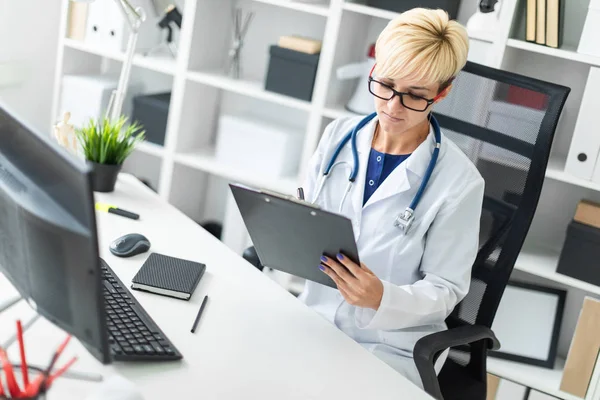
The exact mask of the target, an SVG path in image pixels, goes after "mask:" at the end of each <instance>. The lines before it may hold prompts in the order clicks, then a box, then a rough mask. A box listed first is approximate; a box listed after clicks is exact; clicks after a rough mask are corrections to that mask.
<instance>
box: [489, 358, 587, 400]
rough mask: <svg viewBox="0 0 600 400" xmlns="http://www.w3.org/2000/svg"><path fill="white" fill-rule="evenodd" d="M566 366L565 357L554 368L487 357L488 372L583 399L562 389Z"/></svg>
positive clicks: (565, 399) (562, 396)
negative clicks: (561, 384) (561, 382)
mask: <svg viewBox="0 0 600 400" xmlns="http://www.w3.org/2000/svg"><path fill="white" fill-rule="evenodd" d="M564 366H565V360H564V359H557V362H556V365H555V368H554V369H549V368H542V367H536V366H534V365H528V364H523V363H519V362H514V361H508V360H502V359H499V358H494V357H488V358H487V372H489V373H491V374H493V375H496V376H499V377H500V378H504V379H507V380H509V381H512V382H515V383H518V384H521V385H523V386H526V387H529V388H531V389H535V390H537V391H539V392H543V393H546V394H549V395H551V396H555V397H558V398H559V399H563V400H582V399H581V397H578V396H575V395H572V394H570V393H566V392H563V391H562V390H560V389H559V388H560V381H561V379H562V374H563V370H564Z"/></svg>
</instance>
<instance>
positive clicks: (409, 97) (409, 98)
mask: <svg viewBox="0 0 600 400" xmlns="http://www.w3.org/2000/svg"><path fill="white" fill-rule="evenodd" d="M369 92H371V94H372V95H373V96H375V97H379V98H380V99H383V100H391V99H393V98H394V96H398V97H400V103H402V105H403V106H404V107H406V108H408V109H409V110H413V111H418V112H423V111H425V110H427V107H429V106H430V105H432V104H433V103H434V102H435V100H436V99H437V96H436V97H434V98H433V99H426V98H425V97H421V96H417V95H415V94H412V93H405V92H399V91H397V90H395V89H394V88H393V87H391V86H389V85H386V84H385V83H383V82H379V81H378V80H376V79H373V77H371V76H369Z"/></svg>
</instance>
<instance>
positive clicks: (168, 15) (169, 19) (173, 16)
mask: <svg viewBox="0 0 600 400" xmlns="http://www.w3.org/2000/svg"><path fill="white" fill-rule="evenodd" d="M182 21H183V16H182V15H181V13H180V12H179V9H178V8H177V6H175V5H173V4H169V6H168V7H167V8H166V9H165V14H164V16H163V17H162V18H161V19H160V21H158V26H159V27H160V28H161V29H166V30H167V47H168V48H169V51H170V52H171V55H172V56H173V57H175V56H176V54H177V49H176V47H175V45H174V44H173V28H172V27H171V23H173V24H175V26H177V28H179V29H181V23H182Z"/></svg>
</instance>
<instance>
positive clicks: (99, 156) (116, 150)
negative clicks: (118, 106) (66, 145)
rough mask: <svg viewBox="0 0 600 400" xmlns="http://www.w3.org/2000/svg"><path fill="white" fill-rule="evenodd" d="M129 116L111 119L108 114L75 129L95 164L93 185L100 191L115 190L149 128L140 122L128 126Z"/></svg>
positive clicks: (88, 159)
mask: <svg viewBox="0 0 600 400" xmlns="http://www.w3.org/2000/svg"><path fill="white" fill-rule="evenodd" d="M126 122H127V119H126V118H125V117H120V118H119V119H118V120H116V121H111V120H110V119H109V118H107V117H103V118H102V119H100V120H95V119H90V120H89V122H88V123H87V124H86V125H84V126H82V127H81V128H77V129H75V134H76V135H77V138H78V141H79V144H80V145H81V150H82V151H83V155H84V157H85V159H86V160H87V162H88V163H89V164H90V165H92V169H93V171H92V187H93V190H94V191H96V192H112V191H113V190H114V189H115V183H116V182H117V177H118V175H119V172H120V171H121V168H122V167H123V162H124V161H125V159H127V157H128V156H129V155H130V154H131V152H132V151H133V150H134V149H135V147H136V146H137V144H138V143H139V142H141V141H142V140H144V135H145V131H144V130H142V126H141V125H140V124H138V122H137V121H136V122H134V123H133V124H130V125H127V126H125V124H126Z"/></svg>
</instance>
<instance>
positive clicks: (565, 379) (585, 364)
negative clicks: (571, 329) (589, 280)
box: [560, 296, 600, 398]
mask: <svg viewBox="0 0 600 400" xmlns="http://www.w3.org/2000/svg"><path fill="white" fill-rule="evenodd" d="M599 331H600V301H598V300H597V299H594V298H592V297H588V296H586V297H585V298H584V300H583V307H582V308H581V312H580V314H579V318H578V320H577V326H576V328H575V334H574V335H573V340H572V342H571V347H570V348H569V354H568V355H567V361H566V363H565V370H564V372H563V376H562V380H561V382H560V390H562V391H564V392H567V393H571V394H573V395H575V396H579V397H581V398H584V397H585V396H586V393H587V390H588V386H589V384H590V379H591V377H592V373H593V372H594V366H595V365H596V359H597V356H598V351H599V350H600V336H599V335H598V332H599Z"/></svg>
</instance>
